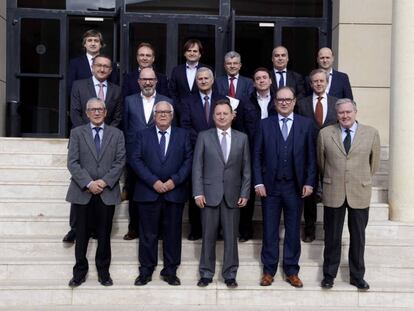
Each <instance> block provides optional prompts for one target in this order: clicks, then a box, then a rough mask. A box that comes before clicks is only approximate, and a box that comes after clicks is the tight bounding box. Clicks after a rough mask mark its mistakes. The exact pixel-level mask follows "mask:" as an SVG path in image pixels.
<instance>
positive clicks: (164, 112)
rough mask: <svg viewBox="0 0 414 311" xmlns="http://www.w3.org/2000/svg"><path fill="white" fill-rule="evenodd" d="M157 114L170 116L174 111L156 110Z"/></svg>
mask: <svg viewBox="0 0 414 311" xmlns="http://www.w3.org/2000/svg"><path fill="white" fill-rule="evenodd" d="M154 112H155V113H156V114H161V115H163V114H170V113H172V110H155V111H154Z"/></svg>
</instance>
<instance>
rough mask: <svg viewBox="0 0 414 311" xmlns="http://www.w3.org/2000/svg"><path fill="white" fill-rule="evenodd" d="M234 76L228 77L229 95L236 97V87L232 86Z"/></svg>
mask: <svg viewBox="0 0 414 311" xmlns="http://www.w3.org/2000/svg"><path fill="white" fill-rule="evenodd" d="M235 79H236V77H230V85H229V96H230V97H236V88H235V87H234V80H235Z"/></svg>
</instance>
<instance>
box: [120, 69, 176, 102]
mask: <svg viewBox="0 0 414 311" xmlns="http://www.w3.org/2000/svg"><path fill="white" fill-rule="evenodd" d="M155 75H156V77H157V81H158V82H157V87H156V91H157V93H159V94H161V95H164V96H169V95H168V94H169V91H168V79H167V76H166V75H165V74H162V73H160V72H155ZM138 77H139V71H138V70H134V71H131V72H128V73H127V74H125V75H124V80H123V82H122V97H123V98H125V97H127V96H129V95H132V94H136V93H140V92H141V89H140V87H139V84H138Z"/></svg>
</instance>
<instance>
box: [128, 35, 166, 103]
mask: <svg viewBox="0 0 414 311" xmlns="http://www.w3.org/2000/svg"><path fill="white" fill-rule="evenodd" d="M136 58H137V63H138V70H134V71H131V72H128V73H127V74H126V75H125V76H124V80H123V82H122V97H124V98H125V97H127V96H129V95H133V94H136V93H139V92H140V91H141V90H140V88H139V84H138V83H137V81H138V78H139V73H140V71H141V70H142V69H144V68H153V65H154V61H155V50H154V47H153V46H152V45H151V44H149V43H146V42H142V43H140V44H139V45H138V47H137V52H136ZM155 75H156V77H157V88H156V90H157V93H158V94H162V95H165V96H168V94H169V92H168V80H167V76H166V75H165V74H163V73H160V72H155Z"/></svg>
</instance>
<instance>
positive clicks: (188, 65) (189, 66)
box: [185, 62, 198, 69]
mask: <svg viewBox="0 0 414 311" xmlns="http://www.w3.org/2000/svg"><path fill="white" fill-rule="evenodd" d="M197 67H198V62H197V63H196V64H194V65H190V64H188V63H185V68H187V69H197Z"/></svg>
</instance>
